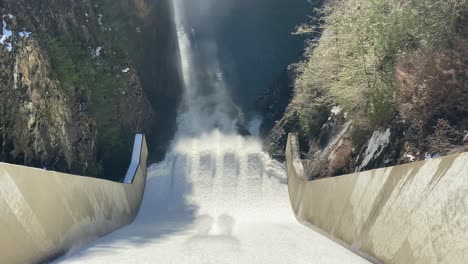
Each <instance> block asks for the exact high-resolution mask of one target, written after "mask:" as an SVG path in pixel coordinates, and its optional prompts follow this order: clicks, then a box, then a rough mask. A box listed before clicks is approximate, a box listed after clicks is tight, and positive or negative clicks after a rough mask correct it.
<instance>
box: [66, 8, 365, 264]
mask: <svg viewBox="0 0 468 264" xmlns="http://www.w3.org/2000/svg"><path fill="white" fill-rule="evenodd" d="M174 3H175V10H176V22H177V28H178V36H179V45H180V51H181V58H182V68H183V76H184V81H185V86H186V91H185V97H184V102H183V105H182V107H181V112H180V114H179V117H178V131H177V133H176V137H175V140H174V142H173V144H172V147H171V149H170V151H169V152H168V154H167V156H166V158H165V160H164V161H163V162H161V163H158V164H155V165H152V166H151V167H150V168H149V169H148V180H147V185H146V190H145V195H144V198H143V204H142V207H141V210H140V212H139V214H138V216H137V218H136V220H135V221H134V222H133V223H132V224H131V225H129V226H127V227H125V228H123V229H121V230H119V231H117V232H114V233H112V234H110V235H108V236H106V237H104V238H102V239H100V240H98V241H97V242H96V243H95V244H93V245H91V246H90V247H89V248H86V249H84V250H81V251H79V252H75V253H74V254H71V256H68V258H66V259H64V260H63V261H62V262H63V263H165V264H166V263H187V264H191V263H193V264H196V263H216V264H218V263H269V264H270V263H273V264H274V263H340V264H341V263H367V262H366V261H365V260H363V259H361V258H360V257H358V256H357V255H355V254H353V253H352V252H350V251H348V250H346V249H344V248H343V247H341V246H339V245H338V244H335V243H334V242H332V241H330V240H328V239H327V238H325V237H323V236H321V235H319V234H317V233H315V232H314V231H312V230H310V229H309V228H307V227H305V226H302V225H301V224H299V223H298V222H297V221H296V219H295V217H294V214H293V212H292V209H291V205H290V202H289V195H288V190H287V183H286V173H285V168H284V166H283V165H282V164H280V163H278V162H276V161H273V160H272V159H270V157H269V156H268V155H267V154H265V153H264V152H263V151H262V145H261V142H260V141H259V140H258V139H257V138H255V137H242V136H240V135H237V133H236V130H237V128H236V127H237V125H236V122H237V120H236V118H237V116H238V115H239V111H238V109H237V108H236V106H235V105H234V104H233V103H232V101H231V100H230V98H229V94H228V92H227V89H226V87H225V84H224V82H223V72H222V70H221V68H220V66H219V63H218V62H217V60H216V44H215V43H211V42H209V41H203V43H202V44H200V43H196V40H195V39H194V36H195V35H196V33H194V32H193V30H192V29H191V27H190V26H189V25H187V24H186V22H185V21H184V20H183V18H184V15H183V13H182V10H183V9H182V7H181V6H180V5H181V4H182V0H175V2H174Z"/></svg>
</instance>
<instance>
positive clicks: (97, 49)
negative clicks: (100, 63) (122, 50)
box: [94, 46, 102, 57]
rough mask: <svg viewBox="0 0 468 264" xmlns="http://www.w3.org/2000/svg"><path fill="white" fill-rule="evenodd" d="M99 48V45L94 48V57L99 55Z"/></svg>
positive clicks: (100, 48)
mask: <svg viewBox="0 0 468 264" xmlns="http://www.w3.org/2000/svg"><path fill="white" fill-rule="evenodd" d="M101 50H102V47H101V46H99V47H97V48H96V49H95V50H94V57H99V56H101Z"/></svg>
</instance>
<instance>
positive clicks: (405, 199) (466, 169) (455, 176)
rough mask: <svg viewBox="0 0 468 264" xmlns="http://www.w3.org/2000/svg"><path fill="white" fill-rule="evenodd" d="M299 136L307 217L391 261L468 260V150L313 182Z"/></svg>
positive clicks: (290, 165) (299, 207) (293, 170)
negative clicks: (306, 166)
mask: <svg viewBox="0 0 468 264" xmlns="http://www.w3.org/2000/svg"><path fill="white" fill-rule="evenodd" d="M297 142H298V140H297V135H296V134H290V135H289V137H288V144H287V149H286V159H287V160H286V163H287V172H288V186H289V194H290V198H291V204H292V207H293V210H294V213H295V215H296V217H297V219H298V220H299V221H301V222H302V223H304V224H306V225H312V226H314V227H316V228H318V229H320V230H321V231H323V233H325V234H327V235H328V236H329V237H330V238H332V239H335V240H339V241H342V242H344V243H345V244H346V245H347V246H348V248H350V249H351V250H353V251H355V252H358V253H360V254H361V255H369V256H372V257H374V259H373V261H374V262H383V263H421V264H430V263H447V264H449V263H450V264H454V263H455V264H456V263H460V264H461V263H466V261H467V260H468V153H463V154H459V155H453V156H448V157H443V158H439V159H433V160H428V161H424V162H417V163H412V164H406V165H402V166H396V167H389V168H383V169H378V170H372V171H366V172H361V173H355V174H350V175H345V176H341V177H335V178H328V179H321V180H317V181H307V179H306V175H304V169H303V167H302V163H301V160H300V158H299V145H298V143H297Z"/></svg>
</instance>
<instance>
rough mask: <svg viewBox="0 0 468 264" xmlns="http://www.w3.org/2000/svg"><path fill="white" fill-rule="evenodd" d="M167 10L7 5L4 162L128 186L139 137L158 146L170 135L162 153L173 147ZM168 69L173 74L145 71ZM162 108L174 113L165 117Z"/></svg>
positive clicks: (174, 78) (65, 0)
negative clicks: (126, 176) (134, 144)
mask: <svg viewBox="0 0 468 264" xmlns="http://www.w3.org/2000/svg"><path fill="white" fill-rule="evenodd" d="M162 2H165V3H166V5H165V6H164V5H162V4H161V5H158V8H156V7H155V4H156V3H154V2H153V1H144V0H131V1H130V0H128V1H127V0H119V1H107V0H87V1H79V2H77V1H71V0H53V1H36V0H35V1H21V0H20V1H17V0H15V1H13V0H11V1H10V0H6V1H3V2H1V3H0V15H1V16H2V20H3V23H2V24H3V30H2V37H1V41H0V58H1V60H0V67H1V68H2V72H1V73H0V94H1V95H2V96H1V99H0V100H2V103H1V106H0V109H1V112H0V132H1V133H0V134H1V139H0V161H5V162H11V163H17V164H24V165H28V166H36V167H41V168H43V167H45V168H47V169H53V170H59V171H65V172H72V173H76V174H87V175H95V176H100V177H104V175H106V176H105V177H107V178H111V179H119V177H121V176H122V175H123V172H124V170H125V167H126V163H127V162H128V160H129V157H130V148H131V139H132V137H133V133H135V132H145V133H147V134H148V137H149V141H150V142H154V140H152V136H157V135H161V134H164V135H165V136H164V138H161V139H160V141H159V142H161V143H160V144H159V145H158V146H156V147H159V148H164V146H165V145H166V144H167V142H168V141H169V139H170V138H171V134H172V133H173V129H171V127H173V126H174V125H171V123H173V124H175V112H176V108H177V104H178V100H179V99H178V98H179V97H180V85H179V84H178V68H177V67H178V66H177V61H178V60H177V49H176V47H174V45H172V46H171V45H170V43H171V41H172V42H174V39H175V35H174V36H173V35H171V33H170V32H172V31H171V28H170V27H171V23H172V22H171V19H170V16H169V15H165V16H162V14H164V12H166V13H169V14H170V13H171V9H170V5H169V4H168V3H169V1H159V2H158V3H157V4H160V3H162ZM160 6H161V7H160ZM160 14H161V18H160V17H159V15H160ZM160 22H165V23H160ZM163 27H165V28H167V30H164V29H165V28H163ZM156 38H158V42H154V40H155V39H156ZM159 39H160V40H159ZM146 43H156V44H158V45H159V46H157V47H156V52H155V51H154V48H153V47H151V46H150V45H148V44H146ZM166 43H169V44H166ZM142 47H143V49H142ZM148 50H151V51H152V52H151V54H150V55H149V56H145V51H148ZM161 54H171V55H170V56H167V55H164V56H165V57H163V56H161ZM158 56H159V57H158ZM154 65H155V66H154ZM161 65H172V67H170V68H169V69H170V70H171V72H170V73H167V74H166V75H165V76H163V75H160V74H158V75H155V74H154V72H149V71H144V70H142V69H145V68H147V67H151V66H153V68H154V67H161ZM161 80H169V81H166V83H162V82H161ZM159 102H170V103H172V104H171V105H166V106H167V107H166V109H165V110H164V111H162V110H161V109H160V108H156V107H155V106H157V105H159ZM155 109H156V110H159V111H158V112H156V111H155ZM157 123H161V124H162V126H161V127H162V129H160V130H159V131H162V132H159V134H156V133H154V132H155V127H156V124H157ZM171 131H172V132H171ZM159 158H160V157H159Z"/></svg>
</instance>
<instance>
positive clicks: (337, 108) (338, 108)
mask: <svg viewBox="0 0 468 264" xmlns="http://www.w3.org/2000/svg"><path fill="white" fill-rule="evenodd" d="M341 110H342V109H341V107H339V106H334V107H333V108H332V110H331V112H332V114H334V115H339V114H340V113H341Z"/></svg>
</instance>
